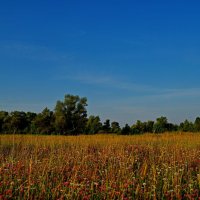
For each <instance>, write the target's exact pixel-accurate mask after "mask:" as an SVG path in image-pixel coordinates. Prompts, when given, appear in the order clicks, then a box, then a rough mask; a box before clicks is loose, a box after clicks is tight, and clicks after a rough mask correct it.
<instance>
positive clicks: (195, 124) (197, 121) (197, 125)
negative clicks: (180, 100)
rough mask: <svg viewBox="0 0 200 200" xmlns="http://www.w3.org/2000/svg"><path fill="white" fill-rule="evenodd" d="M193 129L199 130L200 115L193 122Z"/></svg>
mask: <svg viewBox="0 0 200 200" xmlns="http://www.w3.org/2000/svg"><path fill="white" fill-rule="evenodd" d="M194 129H195V131H197V132H200V117H197V118H196V120H195V122H194Z"/></svg>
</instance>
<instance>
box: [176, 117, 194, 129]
mask: <svg viewBox="0 0 200 200" xmlns="http://www.w3.org/2000/svg"><path fill="white" fill-rule="evenodd" d="M179 130H180V131H183V132H193V131H194V124H193V123H192V122H189V121H188V120H187V119H186V120H185V121H184V122H182V123H181V124H180V126H179Z"/></svg>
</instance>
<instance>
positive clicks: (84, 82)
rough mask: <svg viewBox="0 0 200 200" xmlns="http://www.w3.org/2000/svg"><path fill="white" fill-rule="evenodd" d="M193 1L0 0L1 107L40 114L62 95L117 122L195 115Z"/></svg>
mask: <svg viewBox="0 0 200 200" xmlns="http://www.w3.org/2000/svg"><path fill="white" fill-rule="evenodd" d="M199 8H200V1H184V0H179V1H178V0H167V1H165V0H164V1H161V0H159V1H154V0H152V1H149V0H141V1H134V0H132V1H126V0H123V1H122V0H101V1H96V0H95V1H94V0H93V1H92V0H91V1H88V0H84V1H82V0H79V1H76V0H65V1H64V0H60V1H51V0H48V1H47V0H46V1H45V0H44V1H41V0H40V1H39V0H34V1H32V0H26V1H25V0H23V1H21V0H19V1H16V0H13V1H11V0H7V1H1V3H0V30H1V31H0V94H1V95H0V110H8V111H12V110H25V111H34V112H40V111H41V110H42V109H43V108H44V107H45V106H48V107H49V108H50V109H53V108H54V105H55V102H56V101H57V100H59V99H60V100H62V99H63V97H64V94H67V93H70V94H77V95H80V96H86V97H88V104H89V106H88V111H89V114H93V115H100V117H101V119H102V120H105V119H106V118H110V119H111V120H116V121H119V122H120V123H121V124H122V125H123V124H124V123H125V122H128V123H129V124H130V125H131V124H132V123H133V122H135V120H137V119H140V120H148V119H152V120H155V119H156V118H157V117H159V116H161V115H164V116H167V117H168V119H169V121H171V122H177V123H178V122H180V121H183V120H185V119H186V118H188V119H189V120H194V119H195V117H196V116H200V12H199Z"/></svg>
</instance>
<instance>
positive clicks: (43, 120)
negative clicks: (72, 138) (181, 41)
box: [0, 94, 200, 135]
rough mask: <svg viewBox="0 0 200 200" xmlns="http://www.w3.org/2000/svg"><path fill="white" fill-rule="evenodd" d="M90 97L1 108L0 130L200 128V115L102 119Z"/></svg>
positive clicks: (138, 131) (59, 132)
mask: <svg viewBox="0 0 200 200" xmlns="http://www.w3.org/2000/svg"><path fill="white" fill-rule="evenodd" d="M87 106H88V105H87V98H86V97H82V98H81V97H79V96H77V95H76V96H75V95H70V94H68V95H65V97H64V100H63V101H57V102H56V105H55V108H54V110H53V111H51V110H49V109H48V108H45V109H44V110H43V111H42V112H41V113H34V112H23V111H13V112H6V111H0V133H1V134H11V133H21V134H47V135H50V134H56V135H77V134H97V133H115V134H122V135H134V134H143V133H164V132H172V131H182V132H200V117H197V118H196V120H195V121H194V122H190V121H188V120H185V121H184V122H182V123H180V124H179V125H177V124H172V123H169V122H168V120H167V118H166V117H159V118H157V119H156V121H147V122H141V121H140V120H138V121H137V122H136V123H135V124H133V125H132V126H129V125H128V124H126V125H125V126H124V127H120V125H119V123H118V122H116V121H113V122H110V120H109V119H107V120H105V122H103V123H102V122H101V119H100V117H99V116H89V117H88V116H87V109H86V107H87Z"/></svg>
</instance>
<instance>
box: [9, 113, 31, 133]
mask: <svg viewBox="0 0 200 200" xmlns="http://www.w3.org/2000/svg"><path fill="white" fill-rule="evenodd" d="M9 123H10V131H11V132H13V133H24V130H25V128H26V127H27V124H28V123H27V119H26V113H25V112H19V111H14V112H11V114H10V120H9Z"/></svg>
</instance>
